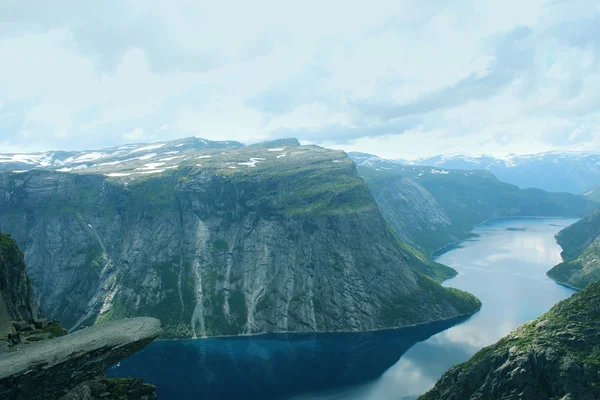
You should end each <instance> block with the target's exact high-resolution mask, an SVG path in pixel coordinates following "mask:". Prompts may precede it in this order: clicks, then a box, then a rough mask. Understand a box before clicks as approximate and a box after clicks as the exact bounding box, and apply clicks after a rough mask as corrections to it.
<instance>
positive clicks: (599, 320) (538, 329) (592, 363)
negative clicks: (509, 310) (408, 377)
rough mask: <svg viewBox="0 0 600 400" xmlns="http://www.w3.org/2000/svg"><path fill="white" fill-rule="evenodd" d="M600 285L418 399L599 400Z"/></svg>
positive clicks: (480, 355)
mask: <svg viewBox="0 0 600 400" xmlns="http://www.w3.org/2000/svg"><path fill="white" fill-rule="evenodd" d="M599 382H600V282H598V283H594V284H591V285H590V286H588V288H587V289H585V290H583V291H582V292H579V293H576V294H575V295H573V296H572V297H571V298H569V299H567V300H564V301H562V302H560V303H558V304H557V305H556V306H554V307H553V308H552V309H551V310H550V311H549V312H547V313H546V314H544V315H542V316H541V317H540V318H538V319H537V320H535V321H532V322H529V323H527V324H525V325H523V326H521V327H519V328H518V329H516V330H515V331H514V332H512V333H511V334H509V335H508V336H506V337H505V338H503V339H502V340H500V341H499V342H498V343H496V344H495V345H492V346H489V347H486V348H484V349H483V350H481V351H480V352H478V353H477V354H475V355H474V356H473V358H471V359H470V360H469V361H467V362H465V363H463V364H459V365H457V366H455V367H453V368H452V369H450V370H449V371H448V372H447V373H446V374H444V376H442V378H441V379H440V380H439V381H438V383H437V384H436V385H435V388H434V389H433V390H431V391H430V392H429V393H427V394H425V395H423V396H421V397H420V398H419V399H420V400H484V399H490V400H491V399H497V400H504V399H506V400H508V399H523V400H529V399H531V400H537V399H547V400H559V399H560V400H566V399H572V400H594V399H599V398H600V384H599Z"/></svg>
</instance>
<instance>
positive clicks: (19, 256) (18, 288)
mask: <svg viewBox="0 0 600 400" xmlns="http://www.w3.org/2000/svg"><path fill="white" fill-rule="evenodd" d="M0 292H1V295H2V299H3V302H4V305H5V306H6V311H7V312H8V316H9V317H10V318H11V319H22V320H25V321H28V320H30V319H37V318H39V317H40V316H41V312H40V307H39V304H38V301H37V299H36V297H35V294H34V292H33V287H32V286H31V282H30V280H29V277H28V276H27V273H26V271H25V263H24V259H23V253H22V252H21V250H20V249H19V247H18V246H17V244H16V242H15V241H14V239H13V238H11V237H10V236H8V235H6V234H4V233H0Z"/></svg>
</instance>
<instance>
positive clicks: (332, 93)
mask: <svg viewBox="0 0 600 400" xmlns="http://www.w3.org/2000/svg"><path fill="white" fill-rule="evenodd" d="M117 10H118V12H117ZM108 27H110V29H108ZM599 27H600V8H599V6H598V5H596V4H595V3H593V2H591V1H589V0H573V1H566V0H531V1H527V2H523V1H516V0H509V1H499V0H488V1H484V2H481V1H474V0H461V1H457V2H450V3H449V2H445V1H441V0H434V1H430V2H422V1H417V0H403V1H391V0H389V1H375V2H370V3H362V4H361V3H356V4H355V3H352V4H349V3H348V2H343V1H341V0H337V1H331V2H326V3H323V2H319V1H316V0H309V1H307V2H306V1H305V2H302V3H290V2H277V1H274V0H259V1H258V2H253V3H244V2H240V1H231V0H229V1H224V2H217V3H215V2H206V1H191V0H176V1H169V2H166V1H152V2H140V1H138V0H130V1H126V2H115V1H106V2H98V3H94V4H93V5H82V4H81V3H79V2H75V1H66V0H63V1H59V2H55V3H52V4H48V5H45V3H44V4H39V3H37V2H36V3H35V4H34V3H28V2H27V1H19V2H16V1H9V2H8V3H7V4H6V5H3V12H2V13H1V15H0V33H1V35H0V54H2V63H0V104H1V105H2V108H0V143H2V144H3V147H2V148H3V150H4V149H9V148H10V149H22V150H43V149H47V148H68V149H73V148H98V147H103V146H109V145H118V144H121V143H122V142H123V141H124V140H125V141H151V140H168V139H174V138H178V137H184V136H190V135H196V136H202V137H207V138H209V139H221V140H222V139H231V140H239V141H244V142H251V141H257V140H264V139H269V138H273V137H278V136H289V135H295V136H298V137H299V138H300V139H301V140H303V141H308V142H314V143H319V144H324V145H329V146H334V147H338V148H342V149H346V150H360V151H370V152H374V153H377V154H380V155H382V156H387V157H404V158H410V157H412V156H414V157H420V156H428V155H434V154H437V153H445V152H450V151H452V152H482V151H485V152H491V153H508V152H532V151H542V150H552V149H557V148H565V149H587V150H589V149H595V150H597V151H600V138H598V136H599V135H598V129H597V128H596V127H597V126H598V122H599V119H600V115H599V113H598V112H597V110H598V109H599V106H600V62H599V61H600V28H599ZM32 138H35V140H32Z"/></svg>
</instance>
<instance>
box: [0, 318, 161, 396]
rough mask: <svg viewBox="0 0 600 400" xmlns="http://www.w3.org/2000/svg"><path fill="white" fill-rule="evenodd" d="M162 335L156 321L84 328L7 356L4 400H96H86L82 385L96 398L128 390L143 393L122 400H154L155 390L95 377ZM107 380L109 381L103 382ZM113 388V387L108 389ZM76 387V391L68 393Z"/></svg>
mask: <svg viewBox="0 0 600 400" xmlns="http://www.w3.org/2000/svg"><path fill="white" fill-rule="evenodd" d="M160 333H161V327H160V322H159V321H158V320H156V319H154V318H133V319H127V320H121V321H112V322H108V323H105V324H101V325H97V326H94V327H91V328H86V329H82V330H80V331H77V332H74V333H72V334H69V335H66V336H62V337H59V338H56V339H51V340H44V341H41V342H38V343H35V344H32V345H29V346H27V347H24V348H23V349H21V350H20V351H15V352H12V353H8V354H5V355H4V356H3V357H2V358H0V398H2V399H6V400H21V399H23V400H24V399H27V400H32V399H36V400H37V399H39V400H45V399H48V400H50V399H58V398H61V397H62V396H67V397H65V399H71V398H78V399H81V398H84V399H85V398H90V399H93V398H96V397H85V396H87V391H86V390H85V389H83V388H82V386H78V385H81V384H83V383H84V382H86V383H85V384H84V385H83V386H85V387H87V388H94V390H95V392H94V393H95V394H96V395H97V396H98V398H114V399H117V398H119V397H118V396H117V394H118V393H111V391H109V389H113V391H114V390H117V391H119V392H120V391H121V389H125V388H129V389H130V390H133V389H139V390H138V391H137V392H132V394H134V396H131V397H124V398H125V399H132V400H133V399H140V400H141V399H152V398H155V396H154V393H153V391H152V390H150V389H152V387H151V386H150V387H144V386H143V384H142V383H141V382H140V381H139V380H132V381H130V382H128V383H126V382H119V381H118V380H116V381H115V380H109V379H108V378H97V376H99V375H101V374H102V373H103V372H104V370H105V369H106V368H108V367H109V366H111V365H112V364H114V363H115V362H117V361H119V360H121V359H123V358H125V357H127V356H129V355H131V354H133V353H135V352H136V351H138V350H140V349H142V348H143V347H145V346H146V345H147V344H148V343H150V342H152V341H153V340H154V339H156V338H157V337H158V336H159V335H160ZM104 380H106V382H103V381H104ZM134 381H135V382H137V383H135V382H134ZM109 382H110V383H109ZM110 384H112V386H109V385H110ZM101 385H104V386H101ZM121 385H124V386H123V387H121ZM74 388H75V392H71V393H69V391H71V390H72V389H74ZM94 393H92V390H91V389H90V395H89V396H94ZM124 395H125V396H126V395H127V393H124ZM73 396H75V397H73Z"/></svg>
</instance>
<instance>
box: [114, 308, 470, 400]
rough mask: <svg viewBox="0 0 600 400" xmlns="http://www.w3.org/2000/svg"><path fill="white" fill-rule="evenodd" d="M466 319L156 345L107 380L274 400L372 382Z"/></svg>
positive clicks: (198, 394) (171, 391) (180, 393)
mask: <svg viewBox="0 0 600 400" xmlns="http://www.w3.org/2000/svg"><path fill="white" fill-rule="evenodd" d="M465 320H466V318H461V319H457V320H455V321H448V322H443V323H435V324H430V325H427V326H424V327H418V328H407V329H402V330H396V331H381V332H369V333H337V334H318V335H316V334H294V335H263V336H258V337H239V338H223V339H218V338H217V339H207V340H186V341H162V342H157V343H153V344H152V345H150V346H149V347H148V348H147V349H145V350H143V351H141V352H140V353H138V354H135V355H133V356H132V357H130V358H128V359H126V360H124V361H122V362H121V363H120V365H119V366H118V367H116V368H113V369H111V370H109V371H107V374H108V375H109V376H140V377H143V378H144V379H145V380H146V381H147V382H151V383H152V384H154V385H156V387H157V394H158V396H159V398H160V399H163V400H164V399H265V400H267V399H280V398H285V397H288V396H291V395H293V394H299V393H304V392H311V391H319V390H324V389H329V388H335V387H348V386H350V385H356V384H360V383H363V382H367V381H371V380H373V379H375V378H378V377H379V376H381V374H383V373H384V372H385V371H386V370H387V369H389V368H390V367H391V366H392V365H394V363H396V362H397V361H398V359H399V358H400V357H401V356H402V355H403V354H404V353H405V352H406V351H407V350H408V349H409V348H410V347H412V346H413V345H414V344H415V343H417V342H419V341H423V340H426V339H427V338H429V337H431V336H432V335H434V334H436V333H438V332H440V331H442V330H444V329H447V328H449V327H451V326H453V325H455V324H457V323H460V322H462V321H465Z"/></svg>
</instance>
